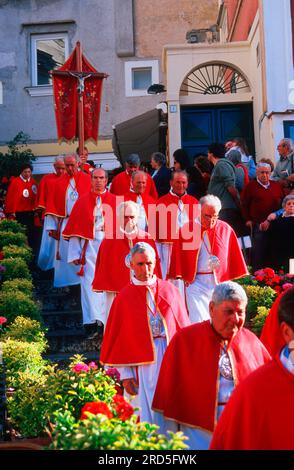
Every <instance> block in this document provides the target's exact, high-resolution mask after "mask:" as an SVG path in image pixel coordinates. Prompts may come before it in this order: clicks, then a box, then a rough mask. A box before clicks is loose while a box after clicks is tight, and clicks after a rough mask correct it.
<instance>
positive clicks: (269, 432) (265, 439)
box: [210, 356, 294, 450]
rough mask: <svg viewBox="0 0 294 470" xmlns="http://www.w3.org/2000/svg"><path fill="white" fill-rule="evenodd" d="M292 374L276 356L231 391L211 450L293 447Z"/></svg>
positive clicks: (293, 404) (293, 377)
mask: <svg viewBox="0 0 294 470" xmlns="http://www.w3.org/2000/svg"><path fill="white" fill-rule="evenodd" d="M293 397H294V375H293V374H291V372H289V371H287V370H286V369H285V367H284V366H283V365H282V364H281V362H280V359H279V357H278V356H276V357H275V358H274V359H273V360H272V361H271V362H269V363H268V364H266V365H265V366H263V367H261V368H260V369H258V370H257V371H255V372H254V373H253V374H251V375H250V376H249V377H248V378H247V379H246V380H245V381H244V382H242V383H241V384H240V386H239V387H238V388H237V389H236V390H235V391H234V393H233V394H232V396H231V398H230V400H229V402H228V404H227V405H226V407H225V409H224V411H223V413H222V415H221V417H220V420H219V423H218V425H217V427H216V430H215V432H214V435H213V438H212V441H211V444H210V449H213V450H293V449H294V441H293V418H294V400H293Z"/></svg>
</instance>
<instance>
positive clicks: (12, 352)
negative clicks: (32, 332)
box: [1, 339, 47, 389]
mask: <svg viewBox="0 0 294 470" xmlns="http://www.w3.org/2000/svg"><path fill="white" fill-rule="evenodd" d="M1 346H2V350H3V359H4V363H5V372H6V384H7V387H13V388H20V389H21V375H20V372H26V373H29V374H30V375H31V376H32V377H34V376H35V377H36V376H37V377H39V376H40V375H41V374H42V373H43V372H44V370H45V368H46V365H47V362H46V361H45V360H44V359H43V358H42V355H41V352H40V345H39V344H38V343H27V342H24V341H17V340H14V339H7V340H6V341H3V342H1Z"/></svg>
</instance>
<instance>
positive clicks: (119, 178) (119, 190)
mask: <svg viewBox="0 0 294 470" xmlns="http://www.w3.org/2000/svg"><path fill="white" fill-rule="evenodd" d="M125 167H126V169H125V171H123V172H121V173H119V174H118V175H116V176H115V177H114V178H113V180H112V183H111V186H110V192H111V193H113V194H116V195H117V196H123V195H124V194H125V193H126V192H127V191H129V190H130V187H131V176H132V173H133V172H134V171H138V170H139V169H140V157H139V155H137V154H136V153H131V154H130V155H128V156H127V158H126V160H125ZM146 175H147V183H146V194H149V195H150V196H151V197H153V199H157V197H158V195H157V191H156V187H155V184H154V181H153V179H152V178H151V176H150V175H148V173H146Z"/></svg>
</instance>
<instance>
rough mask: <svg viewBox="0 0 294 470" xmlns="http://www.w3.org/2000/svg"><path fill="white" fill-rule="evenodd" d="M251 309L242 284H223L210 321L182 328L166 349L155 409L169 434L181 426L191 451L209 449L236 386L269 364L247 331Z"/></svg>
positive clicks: (214, 299) (214, 298)
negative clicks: (246, 324)
mask: <svg viewBox="0 0 294 470" xmlns="http://www.w3.org/2000/svg"><path fill="white" fill-rule="evenodd" d="M246 305H247V297H246V293H245V291H244V289H243V288H242V287H241V286H240V285H239V284H237V283H235V282H232V281H228V282H225V283H222V284H219V285H218V286H216V287H215V289H214V292H213V296H212V301H211V302H210V304H209V311H210V316H211V321H209V320H207V321H205V322H202V323H196V324H194V325H191V326H190V327H189V328H185V329H183V330H182V331H180V332H179V333H177V334H176V335H175V336H174V338H173V340H172V341H171V343H170V344H169V346H168V348H167V350H166V353H165V356H164V359H163V362H162V366H161V370H160V374H159V378H158V382H157V387H156V391H155V395H154V400H153V404H152V408H153V409H154V410H156V411H158V412H160V413H162V414H163V416H164V417H165V418H166V426H167V429H170V430H172V431H176V430H177V429H178V425H180V430H181V431H183V432H184V434H185V435H186V436H187V437H188V438H189V442H188V445H189V447H190V448H191V449H194V450H197V449H207V448H208V446H209V443H210V439H211V435H212V432H213V431H214V429H215V426H216V422H217V420H218V418H219V416H220V414H221V413H222V411H223V409H224V406H225V405H226V403H227V401H228V399H229V397H230V395H231V393H232V391H233V389H234V387H235V386H236V385H237V384H238V383H239V382H241V381H242V380H244V379H245V378H246V377H247V375H249V374H250V373H251V372H252V371H254V370H255V369H256V368H258V367H260V366H262V365H263V364H264V363H266V362H267V361H269V360H270V355H269V353H268V352H267V350H266V349H265V347H264V346H263V344H262V343H261V342H260V341H259V339H258V338H257V337H256V336H255V335H254V334H253V333H251V332H250V331H249V330H247V329H245V328H243V325H244V321H245V310H246Z"/></svg>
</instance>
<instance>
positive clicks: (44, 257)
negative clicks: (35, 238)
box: [38, 216, 55, 271]
mask: <svg viewBox="0 0 294 470" xmlns="http://www.w3.org/2000/svg"><path fill="white" fill-rule="evenodd" d="M47 227H48V216H46V217H45V219H44V225H43V232H42V240H41V246H40V251H39V256H38V266H39V268H40V269H42V271H48V269H53V267H54V257H55V239H54V238H52V237H49V232H48V228H47Z"/></svg>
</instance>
